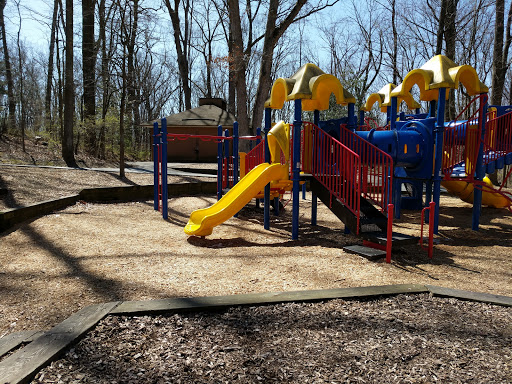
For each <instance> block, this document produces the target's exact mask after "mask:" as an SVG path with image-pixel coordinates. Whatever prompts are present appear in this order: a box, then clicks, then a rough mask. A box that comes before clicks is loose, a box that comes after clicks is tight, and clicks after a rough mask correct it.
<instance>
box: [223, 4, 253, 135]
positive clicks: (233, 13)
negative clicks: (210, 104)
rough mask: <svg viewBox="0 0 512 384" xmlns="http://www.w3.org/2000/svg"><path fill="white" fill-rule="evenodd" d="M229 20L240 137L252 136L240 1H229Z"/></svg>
mask: <svg viewBox="0 0 512 384" xmlns="http://www.w3.org/2000/svg"><path fill="white" fill-rule="evenodd" d="M228 9H229V20H230V24H231V28H232V36H233V48H232V52H233V57H232V58H230V59H231V60H232V61H233V62H232V66H233V76H234V81H235V85H236V114H237V120H238V127H239V129H240V135H241V136H245V135H251V134H252V132H251V131H250V130H249V114H248V111H247V85H246V81H245V71H246V67H247V64H246V59H245V55H244V49H243V47H244V44H243V39H242V25H241V21H240V9H239V5H238V0H229V1H228Z"/></svg>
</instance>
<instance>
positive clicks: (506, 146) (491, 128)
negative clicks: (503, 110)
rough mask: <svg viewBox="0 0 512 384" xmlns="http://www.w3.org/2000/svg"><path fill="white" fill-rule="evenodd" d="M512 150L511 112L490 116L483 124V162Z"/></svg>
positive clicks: (492, 159) (490, 160)
mask: <svg viewBox="0 0 512 384" xmlns="http://www.w3.org/2000/svg"><path fill="white" fill-rule="evenodd" d="M511 152H512V112H509V113H507V114H505V115H502V116H499V117H497V116H496V113H494V114H493V115H491V116H490V118H488V120H487V125H486V126H485V137H484V154H485V156H484V164H488V163H490V162H492V161H495V160H497V159H499V158H500V157H503V156H505V155H506V154H508V153H511Z"/></svg>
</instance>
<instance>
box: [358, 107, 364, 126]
mask: <svg viewBox="0 0 512 384" xmlns="http://www.w3.org/2000/svg"><path fill="white" fill-rule="evenodd" d="M363 125H364V111H363V110H362V109H361V110H359V126H360V127H361V126H363Z"/></svg>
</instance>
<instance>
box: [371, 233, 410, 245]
mask: <svg viewBox="0 0 512 384" xmlns="http://www.w3.org/2000/svg"><path fill="white" fill-rule="evenodd" d="M361 237H363V238H364V239H367V240H370V241H373V242H374V243H377V244H382V245H386V243H387V242H388V239H387V236H386V233H385V232H364V233H362V234H361ZM419 240H420V238H419V237H417V236H411V235H405V234H403V233H398V232H393V238H392V241H393V244H394V245H406V244H418V241H419Z"/></svg>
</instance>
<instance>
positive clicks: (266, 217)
mask: <svg viewBox="0 0 512 384" xmlns="http://www.w3.org/2000/svg"><path fill="white" fill-rule="evenodd" d="M271 125H272V110H271V109H270V108H265V129H264V133H265V162H266V163H270V150H269V148H268V140H267V138H268V133H269V132H270V126H271ZM263 228H265V229H270V183H269V184H267V185H265V188H264V190H263Z"/></svg>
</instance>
